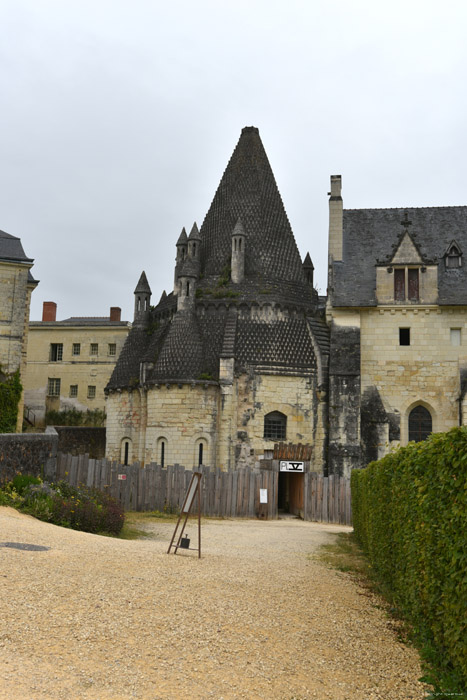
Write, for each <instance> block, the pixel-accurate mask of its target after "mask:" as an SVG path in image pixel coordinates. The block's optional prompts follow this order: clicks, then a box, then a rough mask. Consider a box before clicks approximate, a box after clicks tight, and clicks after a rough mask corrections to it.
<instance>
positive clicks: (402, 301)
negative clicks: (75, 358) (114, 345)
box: [106, 127, 467, 475]
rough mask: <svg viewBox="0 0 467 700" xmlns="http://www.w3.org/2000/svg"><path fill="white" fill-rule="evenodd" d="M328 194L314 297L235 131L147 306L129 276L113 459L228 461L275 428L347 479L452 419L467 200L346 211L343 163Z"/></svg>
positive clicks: (251, 457)
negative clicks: (213, 185) (170, 285)
mask: <svg viewBox="0 0 467 700" xmlns="http://www.w3.org/2000/svg"><path fill="white" fill-rule="evenodd" d="M330 194H331V196H330V202H329V206H330V225H329V280H328V297H327V300H324V299H320V298H319V297H318V295H317V292H316V291H315V289H314V288H313V264H312V262H311V259H310V256H309V255H308V254H307V255H306V257H305V259H304V260H303V261H302V260H301V258H300V255H299V252H298V249H297V246H296V243H295V240H294V236H293V233H292V230H291V227H290V224H289V221H288V218H287V215H286V212H285V209H284V206H283V203H282V200H281V197H280V194H279V191H278V189H277V185H276V182H275V179H274V175H273V173H272V170H271V167H270V164H269V162H268V159H267V156H266V153H265V150H264V148H263V145H262V142H261V139H260V136H259V132H258V129H256V128H254V127H246V128H244V129H243V131H242V133H241V136H240V139H239V142H238V144H237V146H236V148H235V150H234V152H233V155H232V157H231V159H230V161H229V163H228V165H227V168H226V170H225V172H224V175H223V177H222V179H221V182H220V184H219V187H218V189H217V192H216V194H215V196H214V199H213V201H212V204H211V207H210V209H209V211H208V213H207V215H206V218H205V220H204V222H203V224H202V226H201V228H200V229H199V230H198V227H197V225H196V224H194V225H193V227H192V229H191V231H190V233H189V235H187V233H186V231H185V229H183V230H182V233H181V234H180V237H179V238H178V241H177V242H176V251H177V252H176V263H175V274H174V289H173V291H172V292H171V293H170V294H166V293H165V292H164V293H163V294H162V296H161V298H160V300H159V302H158V304H157V305H156V306H155V307H153V306H151V289H150V286H149V284H148V280H147V278H146V275H145V273H144V272H143V274H142V275H141V278H140V280H139V282H138V285H137V287H136V289H135V312H134V323H133V328H132V330H131V332H130V334H129V336H128V338H127V340H126V343H125V345H124V347H123V350H122V352H121V354H120V357H119V359H118V362H117V364H116V367H115V370H114V372H113V374H112V377H111V379H110V381H109V384H108V385H107V389H106V392H107V456H108V457H109V458H111V459H116V460H121V461H122V462H124V463H129V462H132V461H136V460H138V461H139V462H141V463H148V462H150V461H154V462H157V463H159V464H163V465H166V464H169V463H170V464H173V463H177V462H178V463H180V464H184V465H185V466H187V467H191V466H193V465H195V466H197V465H200V464H207V465H213V466H214V465H215V466H220V467H222V468H223V469H226V470H227V469H233V468H236V467H240V466H252V467H254V466H258V464H259V463H261V460H266V461H265V462H264V464H266V463H267V460H268V459H270V458H271V457H272V451H273V448H274V444H275V443H278V442H286V443H291V444H292V445H299V444H307V445H309V446H310V448H309V456H310V459H309V463H308V464H307V466H306V468H307V469H309V470H310V471H315V472H321V473H325V474H328V473H335V474H342V475H348V474H349V473H350V470H351V469H352V468H355V467H361V466H364V465H365V464H366V463H367V462H368V461H369V460H370V459H374V458H375V457H378V456H381V455H382V454H384V453H385V452H386V451H387V450H388V449H389V448H390V447H391V446H392V445H396V444H401V443H402V444H405V443H407V441H408V440H409V439H417V440H419V439H423V438H425V437H426V436H427V435H428V434H429V433H430V432H432V431H440V430H446V429H448V428H450V427H452V426H454V425H458V424H459V423H463V422H464V417H465V416H466V415H467V412H466V410H465V407H464V395H465V389H466V387H467V384H466V383H465V381H464V373H465V368H466V367H467V354H466V352H465V350H464V348H465V342H466V338H465V335H466V309H467V291H466V290H467V284H466V282H467V273H466V271H465V269H466V268H465V260H464V258H463V256H464V252H466V253H467V207H442V208H429V209H410V208H409V209H380V210H377V209H375V210H366V209H365V210H344V209H343V202H342V195H341V178H340V176H333V177H332V178H331V193H330ZM466 401H467V400H466ZM466 406H467V404H466ZM466 422H467V418H466Z"/></svg>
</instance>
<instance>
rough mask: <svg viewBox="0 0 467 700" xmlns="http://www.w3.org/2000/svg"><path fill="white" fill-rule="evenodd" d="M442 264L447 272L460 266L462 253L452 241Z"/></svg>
mask: <svg viewBox="0 0 467 700" xmlns="http://www.w3.org/2000/svg"><path fill="white" fill-rule="evenodd" d="M444 264H445V266H446V268H447V269H448V270H455V269H456V268H459V267H461V265H462V252H461V249H460V248H459V246H458V245H457V244H456V243H455V242H454V241H453V242H452V243H451V245H450V246H449V248H448V249H447V251H446V253H445V256H444Z"/></svg>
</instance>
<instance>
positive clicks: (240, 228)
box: [232, 219, 246, 236]
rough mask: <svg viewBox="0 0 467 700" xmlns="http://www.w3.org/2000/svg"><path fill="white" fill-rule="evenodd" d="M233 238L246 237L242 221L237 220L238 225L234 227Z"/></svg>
mask: <svg viewBox="0 0 467 700" xmlns="http://www.w3.org/2000/svg"><path fill="white" fill-rule="evenodd" d="M232 236H246V233H245V229H244V228H243V224H242V222H241V221H240V219H238V220H237V223H236V224H235V226H234V229H233V231H232Z"/></svg>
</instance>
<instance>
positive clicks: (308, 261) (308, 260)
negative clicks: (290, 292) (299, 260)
mask: <svg viewBox="0 0 467 700" xmlns="http://www.w3.org/2000/svg"><path fill="white" fill-rule="evenodd" d="M303 267H311V268H312V269H313V270H314V269H315V266H314V265H313V262H312V260H311V258H310V253H307V254H306V255H305V260H304V261H303Z"/></svg>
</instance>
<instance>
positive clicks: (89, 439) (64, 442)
mask: <svg viewBox="0 0 467 700" xmlns="http://www.w3.org/2000/svg"><path fill="white" fill-rule="evenodd" d="M54 428H55V430H56V431H57V433H58V451H59V452H65V453H67V454H70V455H84V454H88V455H89V456H90V457H91V458H92V459H103V458H104V457H105V428H89V427H81V426H65V425H56V426H54Z"/></svg>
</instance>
